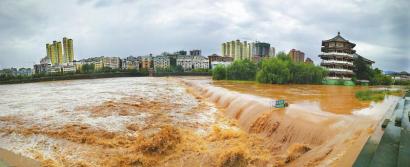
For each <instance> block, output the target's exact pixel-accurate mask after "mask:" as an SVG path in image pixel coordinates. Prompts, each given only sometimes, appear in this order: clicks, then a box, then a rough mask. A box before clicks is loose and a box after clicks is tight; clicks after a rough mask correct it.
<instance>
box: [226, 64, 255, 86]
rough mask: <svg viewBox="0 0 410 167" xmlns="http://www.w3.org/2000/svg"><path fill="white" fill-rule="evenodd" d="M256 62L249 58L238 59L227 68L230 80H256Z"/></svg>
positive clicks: (227, 76) (227, 75)
mask: <svg viewBox="0 0 410 167" xmlns="http://www.w3.org/2000/svg"><path fill="white" fill-rule="evenodd" d="M256 70H257V68H256V64H255V63H253V62H251V61H250V60H248V59H245V60H236V61H234V62H233V63H232V64H231V65H229V66H228V67H227V68H226V78H227V79H228V80H248V81H250V80H255V75H256Z"/></svg>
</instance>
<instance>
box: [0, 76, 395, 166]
mask: <svg viewBox="0 0 410 167" xmlns="http://www.w3.org/2000/svg"><path fill="white" fill-rule="evenodd" d="M358 89H368V88H366V87H342V86H321V85H266V84H255V83H249V82H229V81H212V80H210V78H207V77H180V78H175V77H163V78H150V77H139V78H112V79H111V78H110V79H94V80H75V81H56V82H43V83H30V84H17V85H0V94H2V96H1V97H0V127H1V128H0V147H1V148H3V149H6V150H9V151H12V152H14V153H17V154H21V155H23V156H26V157H29V158H33V159H35V160H37V161H39V162H40V163H41V164H42V165H43V166H187V167H191V166H349V165H351V164H352V163H353V161H354V159H355V157H356V156H357V154H358V152H359V150H360V148H361V147H362V146H363V144H364V143H365V141H366V140H367V137H368V136H369V135H371V134H372V133H373V131H374V129H375V128H376V126H377V123H378V122H379V121H380V120H381V119H382V117H383V115H384V113H385V112H386V111H387V110H389V109H391V108H392V107H393V105H394V104H395V102H397V100H398V99H399V97H395V96H388V97H386V98H385V99H384V100H383V101H381V102H378V103H376V102H360V101H357V100H356V99H355V97H354V92H355V91H356V90H358ZM277 99H285V100H287V101H288V102H289V104H290V105H289V107H288V108H286V109H276V108H274V107H272V104H273V103H274V102H275V100H277Z"/></svg>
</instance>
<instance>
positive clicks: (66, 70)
mask: <svg viewBox="0 0 410 167" xmlns="http://www.w3.org/2000/svg"><path fill="white" fill-rule="evenodd" d="M62 71H63V73H75V71H76V66H74V65H64V66H62Z"/></svg>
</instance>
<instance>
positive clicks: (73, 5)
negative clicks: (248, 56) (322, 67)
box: [0, 0, 410, 71]
mask: <svg viewBox="0 0 410 167" xmlns="http://www.w3.org/2000/svg"><path fill="white" fill-rule="evenodd" d="M0 9H1V10H0V44H1V45H0V66H1V67H10V66H32V64H33V62H38V61H39V59H40V58H41V57H42V56H44V55H45V49H44V45H45V43H47V42H51V41H52V40H61V39H60V38H62V37H64V36H68V37H71V38H73V39H74V48H75V56H76V58H77V59H81V58H87V57H91V56H101V55H105V56H121V57H125V56H128V55H130V54H132V55H135V56H138V55H146V54H149V53H154V54H158V53H161V52H163V51H168V52H172V51H176V50H179V49H194V48H195V49H202V50H203V53H204V54H206V55H208V54H212V53H218V54H219V52H220V43H222V42H224V41H227V40H234V39H247V40H259V41H266V42H270V43H271V44H272V45H273V46H275V47H276V48H277V50H278V51H280V50H284V51H288V50H289V49H292V48H296V49H300V50H302V51H304V52H305V53H306V55H308V56H309V57H310V58H312V59H313V60H315V61H316V63H318V62H319V58H318V57H317V55H318V54H319V52H320V44H321V40H324V39H328V38H332V37H333V36H335V35H336V33H337V31H341V32H342V36H344V37H345V38H347V39H349V40H350V41H352V42H355V43H358V45H357V50H359V51H360V53H359V54H361V55H363V56H365V57H368V58H370V59H372V60H375V61H376V64H375V66H376V67H380V68H382V69H386V70H407V71H410V67H409V64H408V62H409V61H410V60H409V54H408V51H409V50H410V47H409V42H408V41H407V40H408V39H409V33H410V32H409V29H410V28H409V20H410V18H409V17H410V16H409V13H408V10H409V2H408V1H406V0H398V1H395V3H391V2H390V1H384V0H377V1H370V0H362V1H355V0H351V1H332V3H331V4H329V3H326V2H323V1H320V0H309V1H296V0H287V1H261V0H242V1H227V0H226V1H225V0H220V1H207V0H193V1H183V0H169V1H168V0H167V1H149V0H138V1H136V0H120V1H107V0H78V1H74V2H73V1H61V2H59V3H55V2H54V1H34V0H25V1H11V0H3V1H0ZM406 60H407V63H406ZM29 62H30V63H29Z"/></svg>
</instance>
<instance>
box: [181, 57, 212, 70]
mask: <svg viewBox="0 0 410 167" xmlns="http://www.w3.org/2000/svg"><path fill="white" fill-rule="evenodd" d="M176 64H177V66H182V68H183V69H184V71H191V70H193V69H209V61H208V58H206V57H203V56H191V55H186V56H178V57H177V63H176Z"/></svg>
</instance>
